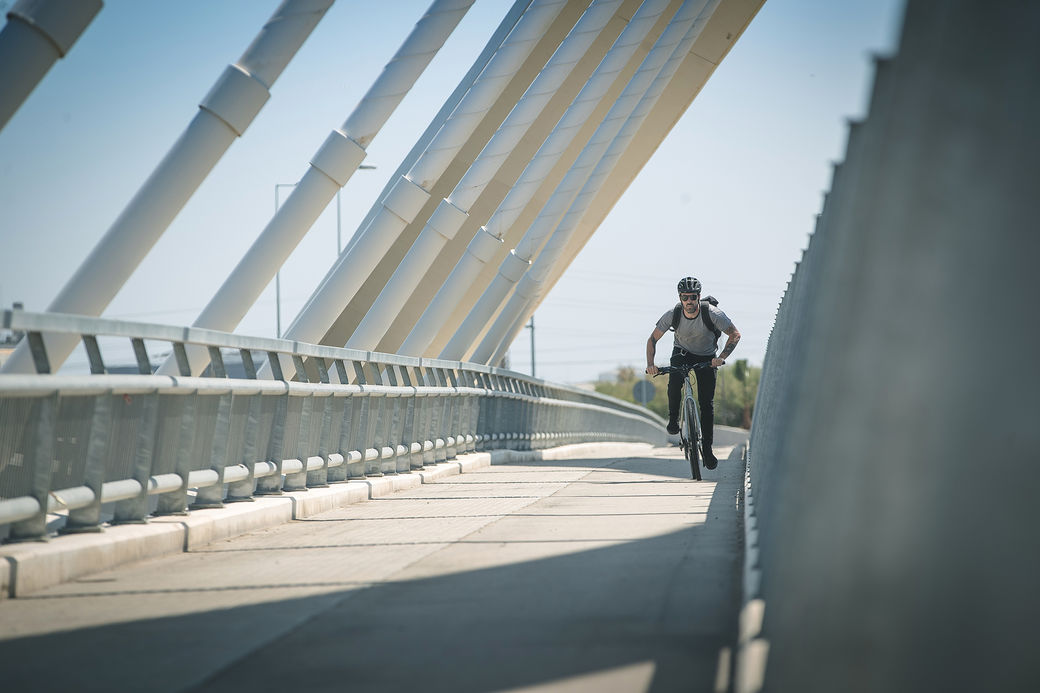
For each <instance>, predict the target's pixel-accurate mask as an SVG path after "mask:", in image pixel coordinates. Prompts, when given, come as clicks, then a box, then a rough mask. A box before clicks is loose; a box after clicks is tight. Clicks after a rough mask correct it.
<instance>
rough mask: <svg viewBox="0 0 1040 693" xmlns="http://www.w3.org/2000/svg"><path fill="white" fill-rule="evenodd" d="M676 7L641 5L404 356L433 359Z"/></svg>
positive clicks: (664, 0)
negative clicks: (438, 341)
mask: <svg viewBox="0 0 1040 693" xmlns="http://www.w3.org/2000/svg"><path fill="white" fill-rule="evenodd" d="M671 4H673V3H671V2H670V1H669V0H646V2H644V3H643V4H642V5H641V6H640V7H639V10H638V11H637V12H636V13H635V15H634V16H633V17H632V19H631V21H630V22H629V23H628V25H627V26H626V27H625V29H624V31H622V32H621V35H620V36H618V38H617V40H616V41H615V42H614V45H613V46H611V49H610V51H609V52H608V54H607V55H606V57H605V58H604V59H603V61H602V62H601V63H600V64H599V65H598V66H597V67H596V70H595V71H594V72H593V74H592V76H591V77H590V78H589V80H588V82H587V83H586V84H585V86H584V87H582V90H581V91H580V92H579V93H578V96H576V97H575V99H574V101H573V103H572V104H571V105H570V106H569V107H568V108H567V111H566V112H565V113H564V115H563V117H562V118H561V119H560V121H559V122H558V123H557V125H556V127H555V128H553V131H552V132H551V133H550V134H549V137H548V138H547V139H546V140H545V141H544V142H543V143H542V145H541V146H540V147H539V148H538V151H537V152H536V153H535V155H534V157H533V158H532V160H531V161H530V163H529V164H528V165H527V166H526V167H525V168H524V171H523V173H522V174H521V175H520V178H519V179H518V180H517V181H516V183H515V185H514V186H513V187H512V188H511V189H510V190H509V193H508V194H507V195H506V197H505V199H504V200H503V201H502V202H501V203H500V204H499V206H498V208H497V209H496V210H495V212H494V213H493V214H492V215H491V218H490V219H489V220H488V222H487V223H486V224H485V225H484V226H482V227H481V228H480V229H478V231H477V232H476V234H475V235H474V236H473V238H472V240H471V241H470V243H469V245H468V246H467V248H466V250H465V252H464V253H463V255H462V257H461V258H460V259H459V261H458V263H457V264H456V266H455V268H454V269H453V270H452V272H451V274H450V275H449V276H448V278H447V280H446V281H445V283H444V284H443V285H442V286H441V288H440V290H439V291H438V292H437V294H436V296H435V297H434V299H433V300H432V301H431V302H430V305H429V307H428V308H427V309H426V311H425V312H424V313H423V314H422V316H421V317H420V319H419V320H418V321H417V322H416V324H415V327H414V328H413V329H412V330H411V332H410V333H409V335H408V338H407V339H406V340H405V341H404V342H403V343H402V344H401V347H400V352H401V353H405V354H411V355H416V356H419V355H429V354H426V353H425V351H426V349H427V348H428V347H429V346H430V343H431V342H432V341H433V340H434V338H435V337H436V335H437V333H438V332H439V331H440V330H442V329H444V327H445V325H446V323H447V322H448V321H449V319H450V317H451V315H452V313H454V312H455V311H456V310H457V309H458V308H459V305H460V303H463V302H464V301H465V299H466V298H467V296H472V299H473V300H475V299H476V297H477V296H479V295H480V292H479V291H478V290H477V288H478V287H481V286H486V284H485V283H482V282H480V280H479V277H480V275H481V271H482V270H483V269H484V267H485V266H486V265H487V264H488V263H489V261H491V260H492V259H493V258H495V257H496V256H497V255H498V251H499V249H500V247H501V246H503V237H504V236H505V234H506V232H507V231H508V230H509V229H511V228H512V227H513V225H514V224H515V223H516V221H517V219H518V218H519V216H520V213H521V212H522V211H523V210H524V209H525V208H526V207H527V206H528V205H530V204H531V202H532V200H534V199H535V195H536V193H537V192H538V190H539V189H540V188H541V186H542V184H543V183H544V182H545V180H546V178H547V177H548V176H549V175H550V173H551V172H552V170H553V169H554V168H555V167H556V165H557V164H558V163H559V162H560V160H561V158H562V157H563V155H564V153H565V152H566V151H567V149H568V148H569V147H570V145H571V143H572V142H573V141H574V139H575V137H577V136H578V134H579V132H581V130H582V128H583V126H584V125H585V124H586V123H588V122H590V121H597V119H596V117H595V115H596V111H597V109H598V108H599V106H600V105H601V104H602V103H603V102H604V100H605V97H606V96H607V94H608V93H610V91H611V87H612V86H613V85H614V84H615V82H617V81H618V79H619V76H620V75H622V74H623V72H624V70H625V68H626V67H627V66H628V65H629V64H630V63H631V62H632V61H633V56H635V55H636V54H637V52H638V49H639V47H640V46H641V45H642V44H643V42H644V41H645V40H646V39H647V37H648V36H649V35H650V34H651V31H652V30H653V29H654V27H655V26H656V25H657V23H658V22H659V21H660V19H661V17H662V16H663V15H665V14H666V10H668V9H669V6H670V5H671ZM641 57H642V56H641ZM641 57H640V60H641ZM501 259H502V258H500V257H499V258H498V261H499V262H501ZM470 307H472V303H470V302H467V305H466V308H467V309H468V308H470Z"/></svg>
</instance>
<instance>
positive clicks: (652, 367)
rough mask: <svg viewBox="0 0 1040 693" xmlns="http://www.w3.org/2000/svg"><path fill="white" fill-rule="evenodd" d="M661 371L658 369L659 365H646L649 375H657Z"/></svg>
mask: <svg viewBox="0 0 1040 693" xmlns="http://www.w3.org/2000/svg"><path fill="white" fill-rule="evenodd" d="M659 372H660V371H658V370H657V366H655V365H654V364H652V363H651V364H650V365H649V366H647V367H646V373H647V375H657V374H658V373H659Z"/></svg>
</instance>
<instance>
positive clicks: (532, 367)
mask: <svg viewBox="0 0 1040 693" xmlns="http://www.w3.org/2000/svg"><path fill="white" fill-rule="evenodd" d="M525 327H527V329H529V330H531V377H532V378H533V377H535V375H534V316H533V315H532V316H531V322H529V323H527V325H525Z"/></svg>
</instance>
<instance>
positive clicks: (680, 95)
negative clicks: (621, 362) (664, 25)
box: [484, 0, 763, 333]
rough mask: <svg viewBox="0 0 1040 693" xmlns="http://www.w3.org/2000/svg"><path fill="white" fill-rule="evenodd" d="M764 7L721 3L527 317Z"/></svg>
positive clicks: (757, 1) (751, 2)
mask: <svg viewBox="0 0 1040 693" xmlns="http://www.w3.org/2000/svg"><path fill="white" fill-rule="evenodd" d="M762 4H763V0H724V1H723V2H722V4H721V5H719V7H718V8H717V9H716V11H715V12H714V14H713V15H712V17H711V19H710V20H709V22H708V24H707V26H705V27H704V29H703V30H702V31H701V33H700V36H699V37H698V39H697V40H696V42H695V43H694V45H693V48H692V49H691V50H690V52H689V54H688V55H687V56H686V58H685V59H684V60H683V62H682V64H681V65H680V67H679V69H678V71H677V72H676V74H675V77H674V78H673V80H672V84H671V85H670V87H669V88H668V89H667V90H666V91H665V92H664V94H663V95H662V96H661V98H660V99H659V100H658V102H657V105H656V106H654V108H653V109H652V110H651V112H650V114H649V115H648V116H647V117H646V119H645V120H644V122H643V125H642V127H641V128H640V129H639V131H638V132H637V133H636V135H635V137H634V138H633V140H632V143H631V145H630V146H629V147H628V149H627V150H626V151H625V152H624V153H622V155H621V158H620V160H619V162H618V164H617V166H615V168H614V171H613V172H612V173H610V175H609V176H608V177H607V179H606V181H605V182H604V184H603V185H602V186H601V188H600V190H599V193H598V194H597V195H596V196H595V198H594V199H593V201H592V204H591V206H590V208H589V210H588V211H587V212H586V214H585V216H584V217H583V218H582V220H581V221H580V223H579V226H578V229H577V230H576V232H575V233H574V234H572V237H571V239H570V240H569V241H568V243H567V245H566V247H565V249H564V251H563V252H562V253H561V257H562V258H563V260H562V261H561V262H558V263H557V264H556V266H555V267H554V268H553V269H552V270H551V271H550V273H549V278H548V279H547V280H546V281H545V282H544V283H543V291H542V292H541V295H540V296H539V297H537V298H536V299H535V303H534V305H533V307H531V308H530V309H529V310H528V311H526V314H527V315H530V314H531V313H532V312H533V311H534V309H536V308H537V306H538V303H540V302H541V300H542V299H543V298H544V297H545V296H546V295H547V294H548V293H549V291H551V289H552V287H553V286H554V285H555V283H556V282H557V281H558V280H559V278H560V276H561V275H562V274H563V272H564V271H565V270H566V268H567V266H568V265H569V264H570V261H572V260H573V259H574V258H575V257H576V256H577V254H578V253H579V252H580V251H581V249H582V248H583V247H584V246H585V244H586V243H587V242H588V241H589V239H590V238H591V237H592V234H593V233H594V232H595V231H596V229H597V228H599V226H600V224H601V223H602V222H603V220H604V219H605V218H606V216H607V214H608V213H609V212H610V210H611V209H612V208H613V206H614V204H615V203H616V202H617V200H618V199H619V198H620V197H621V195H622V194H623V193H624V192H625V190H626V189H627V188H628V186H629V185H630V184H631V182H632V180H634V179H635V177H636V175H637V174H638V173H639V171H640V170H642V168H643V166H645V165H646V163H647V161H649V159H650V157H651V156H652V155H653V153H654V152H655V151H656V150H657V148H658V147H659V146H660V145H661V142H662V141H663V140H664V138H665V137H666V136H667V134H668V132H669V131H670V130H671V129H672V127H674V125H675V124H676V123H677V122H678V121H679V119H680V118H681V117H682V115H683V113H684V112H685V111H686V109H687V108H688V107H689V105H690V104H691V103H692V102H693V99H694V98H695V97H696V95H697V93H698V92H699V91H700V89H701V88H702V87H703V86H704V84H705V83H707V81H708V79H709V78H710V77H711V75H712V74H713V72H714V71H715V68H717V67H718V65H719V64H720V63H721V62H722V60H723V59H724V58H725V57H726V54H727V53H728V52H729V50H730V49H731V48H732V47H733V45H734V44H735V43H736V41H737V40H738V39H739V38H740V36H741V35H742V34H743V32H744V30H745V29H746V28H747V26H748V24H749V23H750V22H751V20H752V19H753V18H754V16H755V14H756V13H757V12H758V10H759V9H760V8H761V6H762ZM516 324H522V323H521V322H520V320H519V319H518V320H517V321H516V322H515V323H514V328H512V329H511V330H510V332H511V333H515V332H516V328H515V325H516ZM489 325H490V322H489ZM487 329H488V327H485V328H484V331H485V332H486V331H487Z"/></svg>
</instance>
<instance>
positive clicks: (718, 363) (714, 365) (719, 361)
mask: <svg viewBox="0 0 1040 693" xmlns="http://www.w3.org/2000/svg"><path fill="white" fill-rule="evenodd" d="M725 365H726V361H725V359H712V360H711V367H712V368H718V367H719V366H725Z"/></svg>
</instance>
